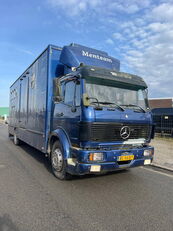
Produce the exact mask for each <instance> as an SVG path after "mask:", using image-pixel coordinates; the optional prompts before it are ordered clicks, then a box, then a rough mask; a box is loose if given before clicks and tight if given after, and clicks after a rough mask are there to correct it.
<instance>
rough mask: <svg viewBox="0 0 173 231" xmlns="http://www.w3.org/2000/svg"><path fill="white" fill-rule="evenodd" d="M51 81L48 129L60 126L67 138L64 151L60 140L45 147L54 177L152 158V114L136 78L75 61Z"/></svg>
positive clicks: (146, 161) (132, 164) (136, 163)
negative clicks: (51, 110)
mask: <svg viewBox="0 0 173 231" xmlns="http://www.w3.org/2000/svg"><path fill="white" fill-rule="evenodd" d="M54 84H55V86H54V89H55V95H54V114H53V129H52V130H53V131H54V132H53V134H56V133H58V132H56V130H57V129H58V130H61V131H63V133H64V134H65V136H66V137H68V138H67V139H68V143H69V146H68V148H67V149H68V150H66V151H64V149H63V147H66V145H65V144H61V142H57V145H56V147H52V148H51V150H52V151H51V157H52V158H51V163H52V168H53V172H54V174H55V175H56V176H57V177H58V178H65V177H66V176H67V175H68V174H76V175H83V174H90V173H103V172H108V171H116V170H120V169H124V168H131V167H137V166H143V165H148V164H150V163H151V162H152V159H153V154H154V149H153V147H151V146H149V142H150V139H151V138H152V137H153V124H152V116H151V112H150V109H149V105H148V97H147V92H148V90H147V85H146V83H145V82H144V81H143V79H142V78H141V77H139V76H136V75H131V74H128V73H123V72H120V71H116V70H111V69H107V68H102V67H97V66H91V65H83V64H81V65H80V66H79V67H78V68H75V69H74V71H73V72H71V73H68V74H66V75H64V76H62V77H61V78H57V79H56V80H55V81H54ZM53 134H52V135H53ZM53 137H54V135H53ZM50 139H51V138H50ZM62 142H63V141H62ZM65 152H66V154H65Z"/></svg>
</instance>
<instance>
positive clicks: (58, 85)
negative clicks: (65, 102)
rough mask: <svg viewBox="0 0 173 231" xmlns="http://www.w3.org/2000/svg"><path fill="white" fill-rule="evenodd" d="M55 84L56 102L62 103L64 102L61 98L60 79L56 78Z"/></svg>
mask: <svg viewBox="0 0 173 231" xmlns="http://www.w3.org/2000/svg"><path fill="white" fill-rule="evenodd" d="M53 82H54V86H53V91H54V94H53V95H54V100H55V101H57V102H60V101H61V100H62V97H61V88H60V84H59V79H57V78H55V79H54V81H53Z"/></svg>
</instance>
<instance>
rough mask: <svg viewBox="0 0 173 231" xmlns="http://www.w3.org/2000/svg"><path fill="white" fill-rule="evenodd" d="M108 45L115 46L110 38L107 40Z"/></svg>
mask: <svg viewBox="0 0 173 231" xmlns="http://www.w3.org/2000/svg"><path fill="white" fill-rule="evenodd" d="M105 42H106V43H107V44H110V45H114V41H113V40H112V39H110V38H108V39H106V41H105Z"/></svg>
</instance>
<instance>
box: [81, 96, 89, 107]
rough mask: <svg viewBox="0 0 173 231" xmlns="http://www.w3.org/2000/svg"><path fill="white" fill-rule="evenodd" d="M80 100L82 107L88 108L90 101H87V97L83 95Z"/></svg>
mask: <svg viewBox="0 0 173 231" xmlns="http://www.w3.org/2000/svg"><path fill="white" fill-rule="evenodd" d="M82 99H83V105H84V106H87V107H88V106H90V100H89V97H88V94H87V93H84V94H83V97H82Z"/></svg>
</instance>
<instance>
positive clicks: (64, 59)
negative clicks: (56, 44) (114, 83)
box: [60, 44, 120, 73]
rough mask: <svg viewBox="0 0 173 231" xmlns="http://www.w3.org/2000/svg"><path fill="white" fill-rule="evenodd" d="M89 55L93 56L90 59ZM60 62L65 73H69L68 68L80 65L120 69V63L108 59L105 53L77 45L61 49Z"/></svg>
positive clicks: (116, 60) (110, 58)
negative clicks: (63, 66)
mask: <svg viewBox="0 0 173 231" xmlns="http://www.w3.org/2000/svg"><path fill="white" fill-rule="evenodd" d="M87 55H88V56H87ZM90 55H95V56H91V57H90ZM94 57H95V58H94ZM98 58H100V59H103V58H105V59H107V60H108V61H104V60H100V59H98ZM60 62H61V63H63V64H64V65H65V67H66V69H65V73H69V72H71V70H70V69H69V68H68V67H78V66H79V65H80V63H83V64H85V65H92V66H98V67H104V68H108V69H112V70H117V71H119V69H120V61H119V60H118V59H115V58H113V57H110V56H109V55H108V54H107V53H106V52H103V51H99V50H95V49H92V48H89V47H85V46H81V45H77V44H73V45H72V46H65V47H64V48H63V50H62V53H61V56H60Z"/></svg>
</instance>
